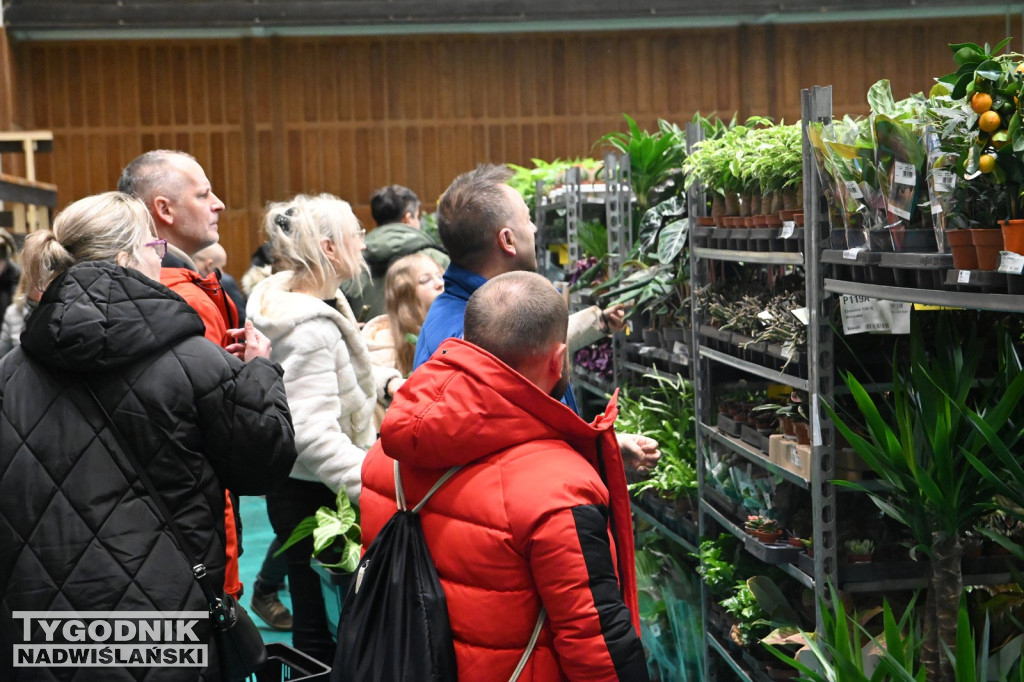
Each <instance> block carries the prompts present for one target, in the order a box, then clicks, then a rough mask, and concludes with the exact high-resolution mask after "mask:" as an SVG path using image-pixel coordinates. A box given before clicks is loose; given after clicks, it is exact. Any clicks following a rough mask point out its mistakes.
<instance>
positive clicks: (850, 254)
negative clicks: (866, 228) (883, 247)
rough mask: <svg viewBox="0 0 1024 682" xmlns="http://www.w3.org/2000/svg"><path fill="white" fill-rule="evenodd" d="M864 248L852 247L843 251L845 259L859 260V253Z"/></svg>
mask: <svg viewBox="0 0 1024 682" xmlns="http://www.w3.org/2000/svg"><path fill="white" fill-rule="evenodd" d="M863 250H864V248H863V247H861V246H858V247H855V248H852V249H846V250H845V251H843V260H857V254H858V253H860V252H861V251H863Z"/></svg>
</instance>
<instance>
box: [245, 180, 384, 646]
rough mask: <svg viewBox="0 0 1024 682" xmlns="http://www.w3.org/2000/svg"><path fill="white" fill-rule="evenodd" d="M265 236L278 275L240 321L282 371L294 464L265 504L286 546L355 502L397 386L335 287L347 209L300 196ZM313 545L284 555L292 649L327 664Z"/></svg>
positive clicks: (351, 225)
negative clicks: (381, 407)
mask: <svg viewBox="0 0 1024 682" xmlns="http://www.w3.org/2000/svg"><path fill="white" fill-rule="evenodd" d="M264 230H265V231H266V235H267V238H268V241H269V243H270V245H271V250H272V252H273V254H274V265H275V268H276V270H277V273H276V274H274V275H272V276H270V277H268V278H267V279H265V280H263V281H262V282H260V283H259V284H258V285H257V286H256V288H255V289H253V291H252V294H251V295H250V297H249V301H248V304H247V306H246V314H247V315H248V317H249V319H251V320H252V321H253V324H254V325H255V326H256V328H257V329H259V330H260V331H262V332H263V333H264V334H265V335H266V336H267V337H269V338H270V340H271V343H272V344H273V351H272V353H271V359H272V360H273V361H275V362H278V363H280V365H281V367H283V368H284V384H285V391H286V393H287V394H288V405H289V407H290V408H291V413H292V421H293V423H294V426H295V447H296V450H297V451H298V458H297V459H296V460H295V466H294V468H293V469H292V472H291V476H290V477H289V479H288V481H287V482H286V483H284V484H282V487H281V488H280V489H279V490H278V491H277V492H276V493H272V494H270V495H268V496H267V511H268V513H269V515H270V523H271V525H272V526H273V527H274V532H275V534H277V536H278V537H281V538H287V537H288V535H289V534H290V533H291V531H292V529H293V528H295V526H296V525H297V524H298V522H299V521H300V520H301V519H303V518H304V517H306V516H310V515H312V514H314V513H315V512H316V510H317V509H318V508H320V507H321V506H327V507H333V506H334V504H335V499H334V498H335V495H336V493H338V492H339V491H341V490H344V491H345V492H346V493H347V494H348V496H349V497H350V498H351V499H352V500H353V501H358V497H359V489H360V480H359V474H360V468H361V467H362V463H363V457H364V456H365V454H366V450H367V449H368V448H369V447H370V446H371V445H372V444H373V441H374V440H375V439H376V436H377V434H376V432H375V428H374V422H373V412H374V407H375V405H376V404H377V403H378V402H381V403H384V402H386V401H388V400H390V397H391V396H392V395H394V392H395V391H396V390H397V389H398V387H399V386H400V385H401V384H402V381H403V380H402V379H401V377H400V375H399V373H398V372H397V371H396V370H393V369H385V368H381V367H376V366H374V365H373V363H372V362H371V361H370V353H369V350H368V349H367V346H366V342H365V341H364V340H363V338H362V336H361V335H360V333H359V326H358V324H357V323H356V319H355V316H354V315H353V314H352V310H351V309H350V308H349V305H348V302H347V301H346V300H345V297H344V295H342V293H341V291H339V290H338V285H339V284H341V282H343V281H344V280H346V279H351V278H353V277H357V276H358V275H359V272H360V270H361V269H362V268H364V267H365V265H364V263H363V257H362V252H363V250H364V249H365V248H366V246H365V244H364V243H363V237H364V236H365V232H364V230H362V229H361V228H360V227H359V222H358V220H357V219H356V217H355V215H354V214H353V213H352V208H351V206H349V204H348V203H347V202H345V201H342V200H341V199H339V198H337V197H335V196H331V195H328V194H321V195H319V196H315V197H314V196H306V195H299V196H297V197H295V198H294V199H292V200H291V201H286V202H281V203H274V204H271V205H270V206H269V207H268V208H267V213H266V216H265V218H264ZM312 553H313V542H312V538H309V539H307V540H306V541H305V542H300V543H297V544H295V545H293V546H292V547H290V548H289V549H288V550H286V554H287V557H288V582H289V585H290V590H291V597H292V610H293V626H292V638H293V642H294V645H295V647H296V648H297V649H299V650H301V651H304V652H305V653H307V654H310V655H311V656H314V657H316V658H319V659H320V660H323V661H326V662H327V663H330V662H331V661H332V660H333V655H334V641H333V640H332V638H331V633H330V632H329V631H328V628H327V616H326V613H325V610H324V601H323V596H322V594H321V592H320V581H319V577H318V576H317V574H316V573H315V572H314V571H313V569H312V568H311V567H310V565H309V559H310V556H311V555H312Z"/></svg>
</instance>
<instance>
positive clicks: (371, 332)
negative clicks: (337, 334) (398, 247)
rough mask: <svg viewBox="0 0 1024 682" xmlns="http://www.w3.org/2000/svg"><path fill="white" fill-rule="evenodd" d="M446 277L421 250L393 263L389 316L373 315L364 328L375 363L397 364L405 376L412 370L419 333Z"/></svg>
mask: <svg viewBox="0 0 1024 682" xmlns="http://www.w3.org/2000/svg"><path fill="white" fill-rule="evenodd" d="M443 276H444V272H443V271H442V270H441V267H440V266H439V265H438V264H437V263H435V262H434V260H433V259H432V258H431V257H430V256H427V255H426V254H422V253H413V254H410V255H408V256H403V257H402V258H399V259H398V260H396V261H395V262H394V263H392V264H391V267H389V268H388V272H387V275H386V277H385V279H384V290H385V293H384V296H385V302H386V305H387V311H388V312H387V315H380V316H378V317H375V318H373V319H372V320H370V321H369V322H367V323H366V326H365V327H364V328H363V337H364V338H366V340H367V343H368V344H369V346H370V352H371V355H372V356H373V361H374V362H375V363H376V364H379V365H382V366H384V367H394V368H396V369H397V370H398V371H399V372H401V373H402V376H407V375H408V374H409V372H411V371H412V359H413V355H415V353H416V336H417V335H418V334H419V333H420V327H422V326H423V320H424V318H426V316H427V310H428V309H429V308H430V304H431V303H433V302H434V299H435V298H437V297H438V295H440V293H441V292H442V291H444V279H443Z"/></svg>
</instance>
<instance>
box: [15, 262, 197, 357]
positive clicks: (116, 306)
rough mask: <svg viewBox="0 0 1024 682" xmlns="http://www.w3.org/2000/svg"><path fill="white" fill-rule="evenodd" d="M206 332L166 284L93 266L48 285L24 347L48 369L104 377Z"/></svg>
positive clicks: (101, 264) (24, 338) (73, 269)
mask: <svg viewBox="0 0 1024 682" xmlns="http://www.w3.org/2000/svg"><path fill="white" fill-rule="evenodd" d="M204 330H205V326H204V325H203V322H202V320H201V319H200V317H199V315H198V314H197V313H196V312H195V311H194V310H193V309H192V308H191V306H189V305H188V304H187V303H186V302H185V301H184V299H182V298H181V297H180V296H178V295H177V294H175V293H174V292H172V291H171V290H170V289H168V288H167V287H165V286H164V285H162V284H160V283H159V282H155V281H153V280H151V279H149V278H148V277H146V276H145V275H143V274H142V273H140V272H137V271H135V270H132V269H130V268H122V267H120V266H118V265H115V264H113V263H109V262H106V261H91V262H86V263H79V264H77V265H73V266H71V267H70V268H69V269H68V270H67V271H66V272H65V273H64V274H62V275H60V276H59V277H58V278H57V279H55V280H54V281H53V283H51V284H50V286H49V287H48V288H47V289H46V292H45V293H44V294H43V297H42V299H41V300H40V301H39V307H38V308H37V309H36V311H35V312H34V313H32V315H31V316H30V317H29V319H28V321H27V322H26V325H25V331H24V332H22V335H21V343H22V347H23V348H24V350H25V353H26V354H28V355H29V356H31V357H32V358H33V359H34V360H36V361H37V362H40V363H42V364H44V365H46V366H48V367H52V368H55V369H60V370H67V371H76V372H104V371H108V370H111V369H114V368H117V367H121V366H124V365H127V364H130V363H132V362H135V361H136V360H139V359H140V358H143V357H146V356H148V355H152V354H153V353H155V352H157V351H160V350H163V349H165V348H169V347H171V346H173V345H174V344H175V343H177V342H179V341H181V340H183V339H186V338H188V337H190V336H195V335H197V334H198V335H200V336H201V335H202V334H203V333H204Z"/></svg>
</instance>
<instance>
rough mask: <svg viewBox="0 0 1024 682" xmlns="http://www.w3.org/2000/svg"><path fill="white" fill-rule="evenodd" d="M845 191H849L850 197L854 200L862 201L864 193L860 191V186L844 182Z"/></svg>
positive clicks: (849, 181) (851, 181)
mask: <svg viewBox="0 0 1024 682" xmlns="http://www.w3.org/2000/svg"><path fill="white" fill-rule="evenodd" d="M845 184H846V189H848V190H850V196H851V197H853V198H854V199H863V198H864V193H863V192H861V191H860V185H858V184H857V183H856V182H854V181H853V180H847V181H846V183H845Z"/></svg>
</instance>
